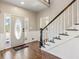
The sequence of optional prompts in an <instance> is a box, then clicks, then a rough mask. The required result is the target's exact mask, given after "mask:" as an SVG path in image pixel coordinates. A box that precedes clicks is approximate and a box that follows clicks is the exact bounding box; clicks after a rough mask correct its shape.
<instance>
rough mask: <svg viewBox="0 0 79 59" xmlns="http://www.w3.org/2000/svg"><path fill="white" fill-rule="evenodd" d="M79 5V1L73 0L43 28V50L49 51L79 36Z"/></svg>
mask: <svg viewBox="0 0 79 59" xmlns="http://www.w3.org/2000/svg"><path fill="white" fill-rule="evenodd" d="M78 5H79V2H78V1H77V0H73V1H72V2H71V3H70V4H69V5H68V6H67V7H65V8H64V9H63V10H62V11H61V12H60V13H59V14H58V15H57V16H56V17H55V18H54V19H53V20H52V21H51V22H49V23H48V24H47V25H46V26H45V27H44V28H41V30H40V32H41V35H40V46H41V49H42V50H44V51H49V50H50V49H53V48H56V47H58V46H60V45H63V44H64V43H65V42H67V41H69V40H73V39H74V38H79V20H78V15H79V14H78V12H79V11H78V10H79V8H78ZM46 28H47V29H48V30H46ZM46 32H47V34H46ZM46 35H48V37H46ZM46 39H47V40H46ZM49 52H50V51H49Z"/></svg>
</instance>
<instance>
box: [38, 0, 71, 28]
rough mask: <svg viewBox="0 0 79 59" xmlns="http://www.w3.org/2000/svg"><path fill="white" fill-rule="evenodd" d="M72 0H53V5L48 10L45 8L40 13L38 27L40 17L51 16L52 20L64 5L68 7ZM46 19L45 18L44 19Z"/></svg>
mask: <svg viewBox="0 0 79 59" xmlns="http://www.w3.org/2000/svg"><path fill="white" fill-rule="evenodd" d="M71 1H72V0H51V6H50V7H49V8H47V9H46V10H43V11H41V12H39V13H38V17H37V19H38V20H37V22H38V25H37V28H38V29H39V28H40V23H39V22H40V17H46V16H49V17H50V20H52V19H53V18H54V17H55V16H56V15H57V14H58V13H59V12H60V11H61V10H63V8H64V7H66V6H67V5H68V4H69V3H70V2H71ZM44 21H45V20H44Z"/></svg>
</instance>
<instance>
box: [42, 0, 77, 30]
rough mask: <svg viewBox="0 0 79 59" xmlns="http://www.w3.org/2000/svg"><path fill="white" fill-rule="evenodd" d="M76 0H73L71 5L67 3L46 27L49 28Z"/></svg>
mask: <svg viewBox="0 0 79 59" xmlns="http://www.w3.org/2000/svg"><path fill="white" fill-rule="evenodd" d="M75 1H76V0H73V1H72V2H71V3H70V4H69V5H67V6H66V7H65V8H64V9H63V10H62V11H61V12H60V13H59V14H58V15H57V16H56V17H55V18H54V19H53V20H51V21H50V22H49V23H48V24H47V25H46V26H45V27H44V28H43V30H44V29H45V28H47V27H48V26H49V25H50V24H51V23H52V22H53V21H55V20H56V19H57V18H58V17H59V16H60V15H61V14H62V13H63V12H64V11H65V10H67V9H68V8H69V7H70V6H71V5H72V4H73V3H74V2H75Z"/></svg>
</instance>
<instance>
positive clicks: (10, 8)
mask: <svg viewBox="0 0 79 59" xmlns="http://www.w3.org/2000/svg"><path fill="white" fill-rule="evenodd" d="M1 12H2V13H8V14H12V15H17V16H23V17H28V18H29V22H30V23H29V25H30V28H31V27H32V28H31V30H36V13H34V12H32V11H29V10H26V9H22V8H20V7H16V6H14V5H11V4H7V3H3V2H0V13H1Z"/></svg>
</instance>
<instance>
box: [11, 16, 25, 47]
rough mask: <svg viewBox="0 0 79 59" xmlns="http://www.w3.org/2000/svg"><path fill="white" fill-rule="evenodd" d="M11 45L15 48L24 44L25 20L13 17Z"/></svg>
mask: <svg viewBox="0 0 79 59" xmlns="http://www.w3.org/2000/svg"><path fill="white" fill-rule="evenodd" d="M11 43H12V47H13V46H18V45H21V44H24V18H23V17H19V16H12V23H11Z"/></svg>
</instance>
